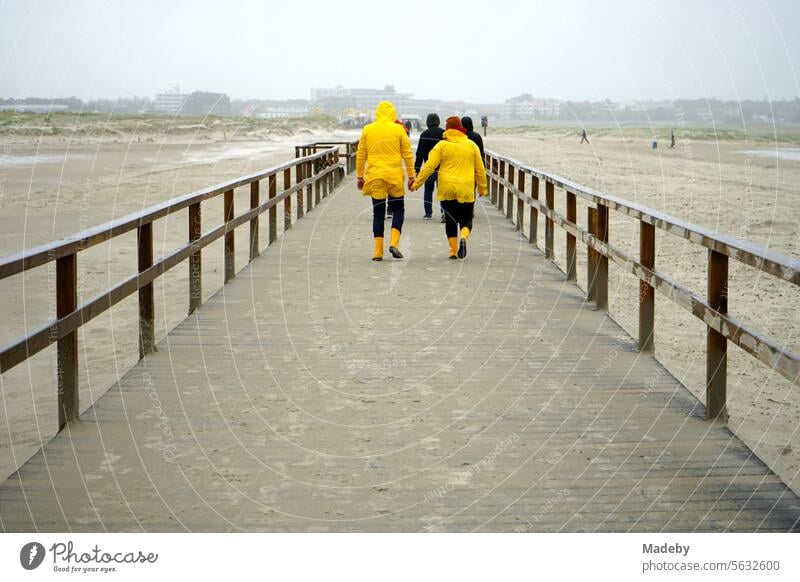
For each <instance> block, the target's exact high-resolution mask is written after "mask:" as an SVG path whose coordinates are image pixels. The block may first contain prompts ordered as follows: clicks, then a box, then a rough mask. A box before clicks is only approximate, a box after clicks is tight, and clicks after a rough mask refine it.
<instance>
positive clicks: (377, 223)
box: [372, 196, 406, 237]
mask: <svg viewBox="0 0 800 582" xmlns="http://www.w3.org/2000/svg"><path fill="white" fill-rule="evenodd" d="M388 201H389V212H391V213H392V228H396V229H397V230H399V231H402V230H403V219H404V218H405V215H406V211H405V206H404V205H403V197H402V196H400V197H399V198H392V197H391V196H389V198H388ZM385 216H386V200H379V199H378V198H373V199H372V236H374V237H379V236H380V237H382V236H383V221H384V218H385Z"/></svg>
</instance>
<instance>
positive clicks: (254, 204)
mask: <svg viewBox="0 0 800 582" xmlns="http://www.w3.org/2000/svg"><path fill="white" fill-rule="evenodd" d="M258 190H259V182H258V181H256V182H253V183H252V184H250V208H251V209H252V208H258V206H259V191H258ZM258 222H259V217H258V216H256V217H254V218H251V219H250V261H252V260H253V259H255V258H256V257H258V256H260V255H261V252H260V251H259V249H258Z"/></svg>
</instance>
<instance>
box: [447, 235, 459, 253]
mask: <svg viewBox="0 0 800 582" xmlns="http://www.w3.org/2000/svg"><path fill="white" fill-rule="evenodd" d="M447 244H449V245H450V258H451V259H457V258H458V257H457V256H456V253H457V252H458V237H455V236H454V237H453V238H448V239H447Z"/></svg>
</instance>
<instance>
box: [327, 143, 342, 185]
mask: <svg viewBox="0 0 800 582" xmlns="http://www.w3.org/2000/svg"><path fill="white" fill-rule="evenodd" d="M339 162H341V158H340V156H339V149H338V148H337V149H336V151H335V152H334V154H333V165H334V166H335V167H336V171H335V172H333V178H331V189H330V191H329V193H330V192H333V190H334V189H336V188H337V187H338V186H339V183H340V182H341V176H340V175H339Z"/></svg>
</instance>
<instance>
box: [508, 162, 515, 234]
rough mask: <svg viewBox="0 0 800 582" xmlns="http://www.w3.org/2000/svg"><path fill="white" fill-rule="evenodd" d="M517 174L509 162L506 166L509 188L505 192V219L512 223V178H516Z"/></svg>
mask: <svg viewBox="0 0 800 582" xmlns="http://www.w3.org/2000/svg"><path fill="white" fill-rule="evenodd" d="M516 174H517V172H516V171H515V168H514V166H513V164H511V163H510V162H509V164H508V181H509V184H510V185H509V188H508V192H506V218H507V219H508V220H510V221H511V222H512V223H513V222H514V189H513V186H514V177H515V176H516Z"/></svg>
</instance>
